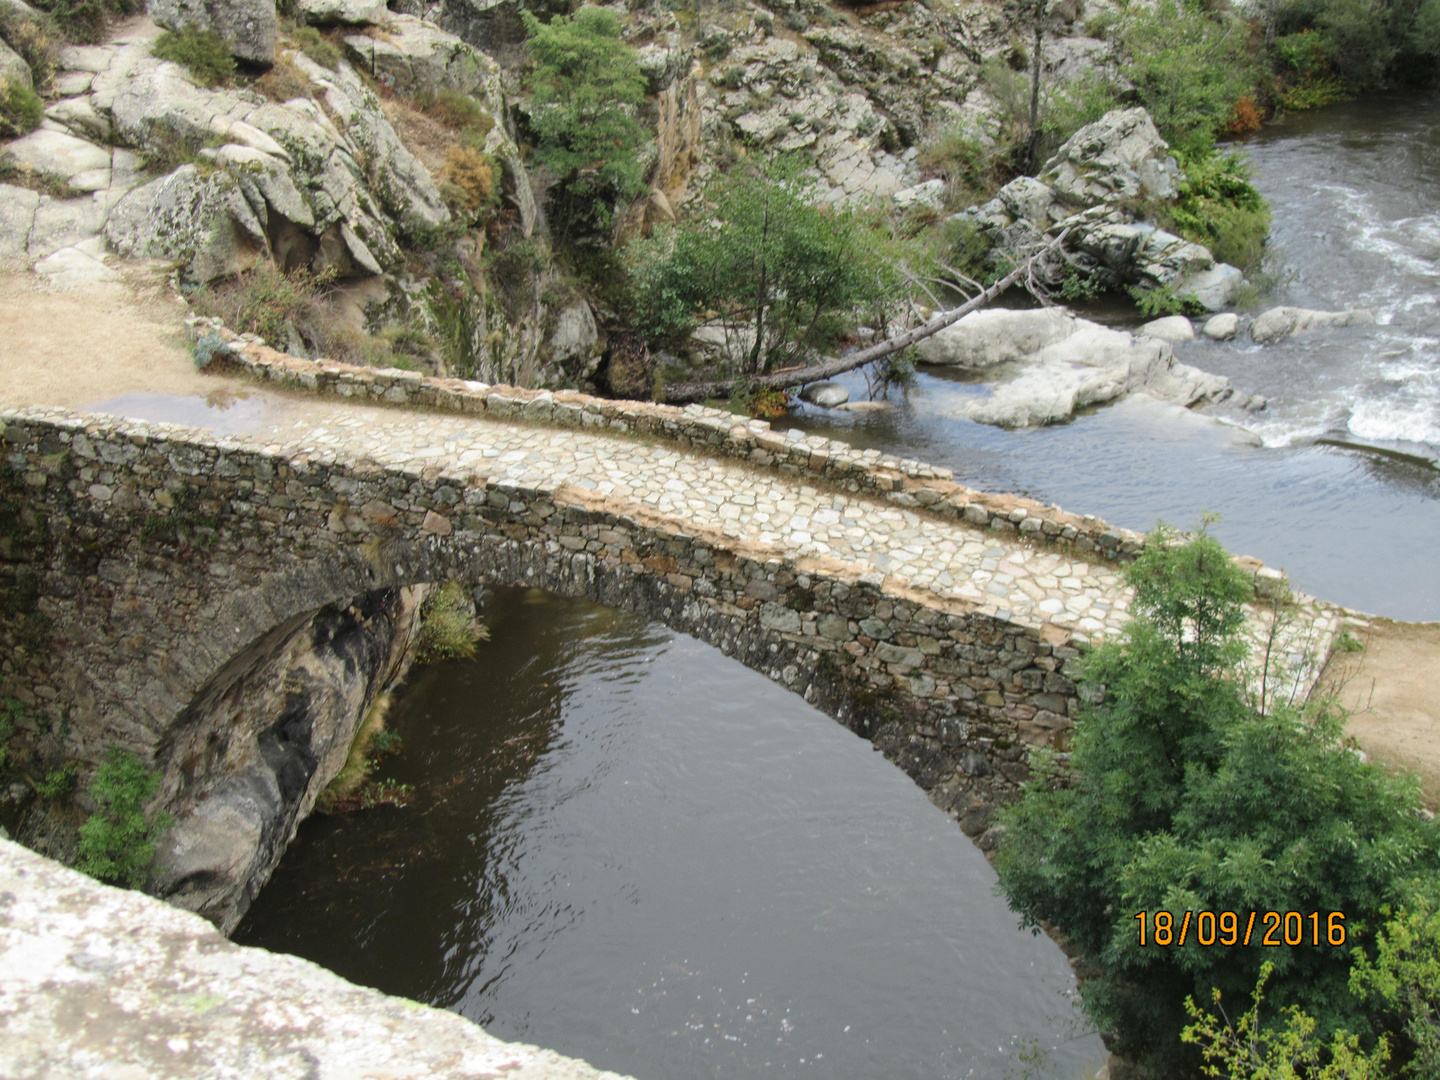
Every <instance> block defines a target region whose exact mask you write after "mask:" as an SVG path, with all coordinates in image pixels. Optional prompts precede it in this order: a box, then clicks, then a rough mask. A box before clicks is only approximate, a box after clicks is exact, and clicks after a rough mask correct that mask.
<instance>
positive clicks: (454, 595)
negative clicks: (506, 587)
mask: <svg viewBox="0 0 1440 1080" xmlns="http://www.w3.org/2000/svg"><path fill="white" fill-rule="evenodd" d="M489 637H490V632H489V631H488V630H486V629H485V626H484V625H483V624H482V623H481V622H480V621H479V620H478V619H476V618H475V605H474V604H473V603H472V602H471V601H470V598H469V597H467V596H466V595H465V587H464V586H463V585H461V584H460V583H459V582H458V581H447V582H445V584H443V585H441V586H440V587H439V588H438V589H436V590H434V591H433V592H431V594H430V595H429V596H427V597H426V598H425V602H424V603H423V604H421V605H420V633H419V635H418V636H417V638H416V639H415V662H416V663H419V664H433V663H435V662H436V661H437V660H456V659H463V658H466V657H471V656H474V655H475V645H476V643H477V642H480V641H485V640H487V639H488V638H489Z"/></svg>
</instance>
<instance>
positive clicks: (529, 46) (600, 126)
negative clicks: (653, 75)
mask: <svg viewBox="0 0 1440 1080" xmlns="http://www.w3.org/2000/svg"><path fill="white" fill-rule="evenodd" d="M524 18H525V29H526V32H527V33H528V35H529V36H528V37H527V39H526V41H525V51H526V53H527V54H528V56H529V59H530V63H531V65H532V66H531V70H530V76H529V88H530V127H531V129H532V130H533V132H534V134H535V138H536V149H535V160H536V161H537V162H538V163H539V164H540V165H542V166H543V167H544V168H545V169H547V170H548V171H549V172H550V173H551V174H553V175H554V177H555V181H556V187H555V191H554V192H552V195H551V205H552V210H553V213H554V216H555V218H556V219H557V220H556V224H557V225H558V226H559V227H560V232H561V234H562V235H568V234H569V233H570V232H571V231H572V230H577V229H578V230H580V231H582V232H604V231H606V230H608V229H609V228H610V225H611V223H612V221H613V218H614V207H615V203H616V202H617V201H619V200H624V199H632V198H634V197H635V196H636V195H638V194H639V193H640V192H642V191H643V190H644V189H645V184H644V180H645V177H644V168H643V167H642V165H641V163H640V151H641V149H642V148H643V147H644V146H645V144H646V143H647V142H649V139H650V137H649V134H648V133H647V132H646V130H645V128H644V127H643V126H642V125H641V124H640V122H639V121H638V120H637V119H636V116H635V112H636V109H637V107H638V106H639V105H640V103H641V102H642V101H644V99H645V76H644V73H643V72H641V70H640V61H639V54H638V53H637V52H636V51H635V50H634V49H632V48H631V47H630V46H629V45H626V44H625V43H624V42H623V41H621V40H620V29H621V23H620V17H619V16H618V15H616V14H615V13H614V12H613V11H607V10H605V9H603V8H596V7H582V8H581V9H580V10H579V11H577V12H576V13H575V14H574V15H571V16H565V15H557V16H555V18H553V19H552V20H551V21H550V22H549V23H548V24H547V23H542V22H540V20H539V19H537V18H535V16H534V15H532V14H530V13H529V12H525V13H524Z"/></svg>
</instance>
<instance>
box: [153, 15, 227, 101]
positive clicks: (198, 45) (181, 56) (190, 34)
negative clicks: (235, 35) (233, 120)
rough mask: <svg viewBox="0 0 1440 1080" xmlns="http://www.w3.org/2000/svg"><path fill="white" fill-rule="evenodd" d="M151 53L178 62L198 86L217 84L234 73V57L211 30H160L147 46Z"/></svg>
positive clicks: (188, 28)
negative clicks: (153, 40) (157, 35)
mask: <svg viewBox="0 0 1440 1080" xmlns="http://www.w3.org/2000/svg"><path fill="white" fill-rule="evenodd" d="M150 53H151V55H152V56H155V57H156V58H157V59H160V60H169V61H171V62H172V63H176V64H179V65H180V66H181V67H183V68H185V70H187V71H188V72H190V74H191V75H192V76H194V78H195V81H196V82H197V83H199V84H200V85H201V86H219V85H220V84H221V83H223V82H225V81H226V80H228V79H229V78H230V77H231V76H232V75H234V74H235V58H234V57H233V56H231V55H230V47H229V46H228V45H226V44H225V39H224V38H222V37H221V36H220V35H219V34H218V33H216V32H215V31H214V30H200V29H197V28H196V27H193V26H187V27H185V28H184V29H183V30H163V31H161V33H160V36H159V37H157V38H156V39H155V44H153V45H151V46H150Z"/></svg>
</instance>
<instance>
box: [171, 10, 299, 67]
mask: <svg viewBox="0 0 1440 1080" xmlns="http://www.w3.org/2000/svg"><path fill="white" fill-rule="evenodd" d="M146 10H147V11H148V12H149V13H150V18H152V19H154V20H155V21H156V22H157V23H159V24H160V25H161V26H163V27H165V28H166V29H169V30H183V29H184V28H185V27H187V26H193V27H195V28H197V29H200V30H214V31H215V32H216V33H218V34H219V35H220V37H221V38H222V39H223V40H224V42H225V45H226V47H227V48H229V50H230V53H231V55H233V56H234V57H236V58H237V59H239V60H249V61H251V62H252V63H256V64H264V65H266V66H267V67H268V66H269V65H270V64H273V63H274V62H275V35H276V33H277V32H278V30H279V26H280V24H279V19H278V18H277V17H276V14H275V0H147V3H146Z"/></svg>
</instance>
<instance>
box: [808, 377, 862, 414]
mask: <svg viewBox="0 0 1440 1080" xmlns="http://www.w3.org/2000/svg"><path fill="white" fill-rule="evenodd" d="M800 400H801V401H808V402H810V404H811V405H819V406H820V407H821V408H824V409H833V408H835V407H837V406H839V405H844V404H845V403H846V402H847V401H849V400H850V391H849V390H847V389H845V387H844V386H842V385H841V384H840V383H837V382H815V383H810V384H809V385H808V386H806V387H805V388H804V389H803V390H801V391H800Z"/></svg>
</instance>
